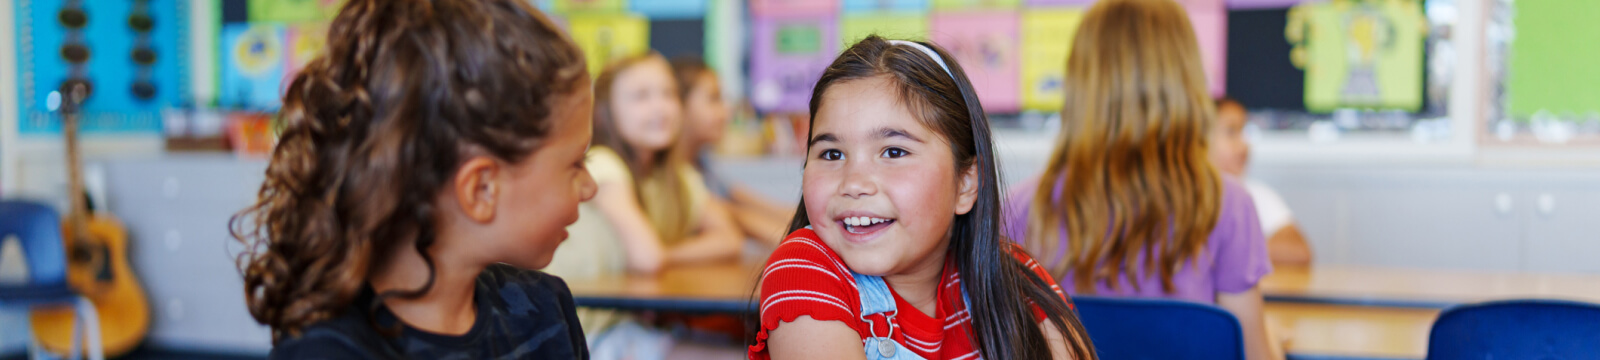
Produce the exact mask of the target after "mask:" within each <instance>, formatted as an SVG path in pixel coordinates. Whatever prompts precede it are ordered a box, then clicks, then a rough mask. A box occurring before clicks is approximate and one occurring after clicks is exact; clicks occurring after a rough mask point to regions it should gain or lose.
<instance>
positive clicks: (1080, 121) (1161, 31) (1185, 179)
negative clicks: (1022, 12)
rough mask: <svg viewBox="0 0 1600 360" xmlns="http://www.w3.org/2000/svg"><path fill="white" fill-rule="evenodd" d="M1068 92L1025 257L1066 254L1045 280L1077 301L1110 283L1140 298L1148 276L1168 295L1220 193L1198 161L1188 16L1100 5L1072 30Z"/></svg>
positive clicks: (1205, 112)
mask: <svg viewBox="0 0 1600 360" xmlns="http://www.w3.org/2000/svg"><path fill="white" fill-rule="evenodd" d="M1065 85H1066V86H1065V93H1066V104H1065V107H1064V110H1062V112H1061V122H1062V131H1061V134H1060V135H1059V136H1060V138H1059V139H1058V140H1057V142H1056V147H1055V149H1054V151H1053V152H1052V153H1051V155H1050V162H1049V163H1048V164H1049V165H1048V167H1047V168H1046V169H1045V172H1044V175H1043V177H1042V180H1041V181H1040V182H1039V189H1038V192H1037V193H1036V194H1035V195H1034V198H1033V200H1032V204H1031V211H1030V212H1029V213H1030V214H1031V215H1030V216H1029V219H1028V224H1029V225H1028V235H1027V247H1028V250H1029V251H1033V252H1034V253H1035V254H1052V255H1053V254H1058V253H1062V252H1063V251H1062V249H1061V246H1065V247H1066V249H1065V251H1064V252H1065V253H1066V254H1067V255H1066V257H1065V258H1064V259H1062V260H1061V261H1057V262H1055V263H1054V264H1052V266H1051V272H1052V273H1053V274H1054V275H1055V276H1056V277H1057V278H1058V279H1063V280H1065V276H1066V273H1067V272H1068V271H1071V272H1072V273H1073V278H1072V281H1073V282H1074V283H1075V284H1076V288H1077V290H1078V291H1079V292H1089V291H1091V289H1092V288H1093V287H1092V286H1091V285H1093V284H1096V283H1105V284H1107V286H1110V287H1113V288H1115V286H1116V284H1117V283H1118V281H1117V280H1118V278H1126V279H1127V280H1128V281H1129V282H1130V283H1133V284H1135V285H1134V286H1135V289H1137V286H1138V285H1137V284H1138V281H1137V280H1138V276H1140V275H1141V274H1151V273H1157V272H1159V274H1160V277H1161V287H1162V290H1163V291H1165V292H1168V293H1170V292H1172V291H1173V285H1172V275H1173V273H1175V272H1177V269H1179V267H1180V266H1182V265H1183V263H1184V262H1185V261H1187V260H1190V259H1193V258H1194V257H1196V256H1197V255H1199V253H1200V251H1201V249H1203V248H1204V245H1205V243H1206V240H1207V238H1208V236H1209V235H1210V233H1211V230H1212V228H1214V227H1215V226H1216V222H1217V217H1218V214H1217V213H1218V211H1219V210H1220V206H1221V200H1220V198H1221V190H1222V188H1221V186H1222V185H1221V184H1222V181H1221V178H1220V177H1219V175H1218V173H1217V170H1216V169H1215V168H1214V167H1213V166H1212V165H1211V162H1210V160H1209V159H1208V158H1207V157H1206V146H1207V144H1206V141H1207V140H1206V139H1207V135H1208V131H1209V129H1210V127H1211V123H1212V118H1213V116H1214V114H1213V111H1214V110H1213V108H1212V104H1211V100H1210V98H1208V97H1207V92H1206V89H1207V88H1206V79H1205V74H1204V72H1203V71H1202V70H1201V64H1200V51H1199V47H1198V46H1197V45H1196V43H1195V35H1194V31H1193V29H1192V28H1191V27H1190V25H1189V19H1188V16H1187V15H1186V13H1185V12H1184V11H1183V8H1182V7H1180V6H1179V5H1178V4H1177V3H1174V2H1172V0H1105V1H1101V2H1100V3H1099V4H1096V5H1095V6H1094V7H1093V8H1091V9H1090V10H1089V13H1088V14H1087V15H1086V16H1085V18H1084V20H1083V22H1082V23H1081V24H1080V25H1079V27H1078V31H1077V35H1076V38H1075V39H1074V42H1073V47H1072V55H1071V57H1070V58H1069V59H1068V60H1067V72H1066V83H1065ZM1057 186H1060V191H1059V192H1057V191H1055V190H1056V189H1057ZM1057 199H1060V200H1059V201H1058V200H1057ZM1063 225H1064V226H1065V228H1066V231H1067V238H1066V241H1064V242H1063V241H1062V240H1061V233H1060V231H1061V228H1062V226H1063ZM1138 259H1143V264H1142V265H1143V267H1142V269H1139V270H1142V271H1135V269H1136V266H1137V265H1139V263H1138V262H1137V261H1136V260H1138Z"/></svg>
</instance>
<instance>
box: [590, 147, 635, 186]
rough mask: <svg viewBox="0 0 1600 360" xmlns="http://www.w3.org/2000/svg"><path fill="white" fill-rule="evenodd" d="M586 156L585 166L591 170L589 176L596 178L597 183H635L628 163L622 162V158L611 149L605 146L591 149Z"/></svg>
mask: <svg viewBox="0 0 1600 360" xmlns="http://www.w3.org/2000/svg"><path fill="white" fill-rule="evenodd" d="M585 156H586V158H585V159H584V160H583V166H584V167H585V168H588V169H589V176H592V177H594V182H595V183H606V182H612V181H618V180H620V181H625V182H627V183H632V182H633V173H632V171H630V170H628V163H627V162H626V161H624V160H622V156H621V155H617V152H616V151H613V150H611V148H608V147H604V146H594V147H590V148H589V152H588V153H586V154H585Z"/></svg>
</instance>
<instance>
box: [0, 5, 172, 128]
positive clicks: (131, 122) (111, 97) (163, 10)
mask: <svg viewBox="0 0 1600 360" xmlns="http://www.w3.org/2000/svg"><path fill="white" fill-rule="evenodd" d="M186 4H187V0H123V1H81V0H80V1H74V2H68V1H64V0H16V1H14V2H12V6H14V7H13V8H12V9H13V14H16V22H17V23H16V26H17V41H16V46H17V48H16V49H15V51H16V54H17V69H16V74H19V76H18V81H17V87H18V91H17V96H18V104H19V108H18V109H8V110H7V111H18V115H19V116H18V119H19V123H18V124H17V126H18V129H17V133H18V134H19V135H22V136H48V135H53V134H57V133H59V132H60V130H61V122H60V120H59V119H58V118H56V117H55V116H54V110H55V109H54V108H52V107H51V106H50V102H49V99H50V98H51V96H50V94H51V93H53V92H56V91H57V90H58V89H59V88H60V85H61V83H62V81H64V80H66V79H68V78H69V77H72V76H74V75H72V74H73V73H74V70H73V69H74V68H76V69H78V70H77V72H78V74H79V75H78V76H81V77H83V78H84V79H86V80H88V81H89V82H90V84H91V88H92V89H93V90H92V93H91V95H90V96H89V97H88V99H86V100H85V102H84V104H83V108H82V111H83V112H82V115H83V122H82V126H83V131H84V132H85V133H159V132H160V131H161V117H160V111H161V109H164V108H167V107H170V106H173V105H175V104H178V103H180V102H182V101H185V100H187V99H188V97H189V93H190V91H189V88H188V87H189V82H188V76H189V74H188V63H187V61H188V56H185V55H184V51H186V46H185V45H186V44H185V43H184V42H185V40H186V39H188V30H189V18H188V13H187V12H184V11H179V9H182V8H186V7H187V5H186ZM69 8H74V9H81V10H82V12H83V13H86V14H88V16H87V19H86V22H85V23H84V25H83V26H82V27H81V28H79V30H76V31H74V30H70V29H69V27H68V26H67V25H65V24H64V22H63V20H61V18H60V14H61V13H62V12H63V11H66V10H67V9H69ZM136 17H140V18H142V19H148V20H149V23H148V24H149V25H150V26H149V27H147V28H144V29H136V28H134V27H133V25H131V24H132V23H134V21H132V19H134V18H136ZM69 47H75V48H78V49H82V50H83V51H85V52H86V55H87V59H86V60H83V61H82V63H81V64H82V65H81V66H77V67H75V66H74V65H73V64H72V63H71V60H69V59H68V56H67V55H66V54H67V51H66V49H68V48H69ZM135 54H140V55H138V56H139V57H138V58H135ZM57 98H58V99H59V97H57Z"/></svg>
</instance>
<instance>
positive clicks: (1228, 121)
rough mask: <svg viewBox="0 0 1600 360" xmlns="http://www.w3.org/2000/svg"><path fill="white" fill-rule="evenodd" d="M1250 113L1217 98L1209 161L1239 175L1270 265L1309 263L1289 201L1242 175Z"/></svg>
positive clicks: (1247, 151)
mask: <svg viewBox="0 0 1600 360" xmlns="http://www.w3.org/2000/svg"><path fill="white" fill-rule="evenodd" d="M1249 121H1250V113H1249V111H1248V110H1245V108H1244V104H1240V103H1239V101H1237V100H1234V99H1233V98H1230V97H1226V96H1224V97H1223V98H1222V99H1219V100H1217V126H1215V127H1213V128H1212V131H1211V162H1212V163H1213V164H1216V166H1217V170H1219V171H1222V172H1223V173H1225V174H1228V175H1230V176H1233V177H1234V178H1237V179H1242V180H1243V182H1244V187H1245V189H1246V190H1249V192H1250V198H1251V199H1253V200H1254V202H1255V206H1256V215H1258V216H1260V219H1261V233H1262V234H1265V235H1266V236H1267V253H1268V254H1270V255H1271V257H1272V265H1273V266H1308V265H1311V247H1310V246H1307V245H1306V237H1305V235H1304V234H1302V233H1300V227H1299V226H1296V225H1295V222H1294V214H1293V213H1291V212H1290V211H1289V204H1288V203H1286V202H1284V201H1283V196H1280V195H1278V192H1277V191H1274V190H1272V187H1269V186H1267V184H1265V183H1262V182H1260V181H1255V180H1252V179H1246V178H1245V177H1244V171H1245V167H1246V166H1247V165H1248V164H1249V163H1250V143H1249V142H1247V141H1245V138H1244V126H1245V124H1246V123H1248V122H1249Z"/></svg>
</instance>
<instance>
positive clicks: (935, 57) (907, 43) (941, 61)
mask: <svg viewBox="0 0 1600 360" xmlns="http://www.w3.org/2000/svg"><path fill="white" fill-rule="evenodd" d="M889 45H905V46H910V47H911V48H912V49H917V50H921V51H922V53H923V54H928V57H930V58H933V62H936V63H939V68H942V69H944V74H945V75H950V79H951V80H955V78H956V74H954V73H951V72H950V66H948V65H945V64H944V59H942V58H940V57H939V53H938V52H935V51H933V48H929V47H927V46H923V45H922V44H918V43H916V42H912V41H905V40H889Z"/></svg>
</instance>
